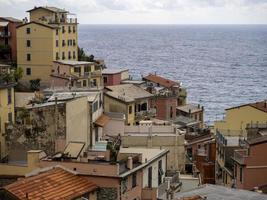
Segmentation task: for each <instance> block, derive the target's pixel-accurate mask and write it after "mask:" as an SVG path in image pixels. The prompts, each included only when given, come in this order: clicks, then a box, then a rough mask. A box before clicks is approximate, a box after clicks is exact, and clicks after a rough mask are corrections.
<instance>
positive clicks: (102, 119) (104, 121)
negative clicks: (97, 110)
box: [95, 114, 110, 127]
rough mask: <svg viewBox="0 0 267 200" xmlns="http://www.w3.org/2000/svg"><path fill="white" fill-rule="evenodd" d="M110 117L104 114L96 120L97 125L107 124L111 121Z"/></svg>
mask: <svg viewBox="0 0 267 200" xmlns="http://www.w3.org/2000/svg"><path fill="white" fill-rule="evenodd" d="M109 120H110V118H109V117H108V116H107V115H104V114H102V115H101V116H100V117H99V118H98V119H97V120H96V121H95V124H96V125H97V126H101V127H103V126H105V125H106V124H107V123H108V122H109Z"/></svg>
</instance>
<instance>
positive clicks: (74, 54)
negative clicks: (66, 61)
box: [73, 51, 76, 59]
mask: <svg viewBox="0 0 267 200" xmlns="http://www.w3.org/2000/svg"><path fill="white" fill-rule="evenodd" d="M73 58H74V59H75V58H76V52H75V51H73Z"/></svg>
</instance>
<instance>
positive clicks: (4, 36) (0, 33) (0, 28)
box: [0, 17, 22, 62]
mask: <svg viewBox="0 0 267 200" xmlns="http://www.w3.org/2000/svg"><path fill="white" fill-rule="evenodd" d="M20 24H22V21H21V20H19V19H15V18H13V17H0V45H3V46H9V47H10V49H11V51H10V54H9V55H7V56H8V58H7V59H9V60H11V61H14V62H15V61H16V60H17V38H16V37H17V36H16V27H17V26H18V25H20ZM1 54H2V55H3V53H2V52H1Z"/></svg>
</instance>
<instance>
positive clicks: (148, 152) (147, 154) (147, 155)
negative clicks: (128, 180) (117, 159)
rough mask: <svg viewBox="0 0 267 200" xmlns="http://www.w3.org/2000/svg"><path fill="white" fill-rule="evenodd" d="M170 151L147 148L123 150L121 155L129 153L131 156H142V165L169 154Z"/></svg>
mask: <svg viewBox="0 0 267 200" xmlns="http://www.w3.org/2000/svg"><path fill="white" fill-rule="evenodd" d="M167 152H168V151H167V150H165V149H146V148H134V147H130V148H121V149H120V153H129V154H142V163H146V161H150V160H152V159H154V158H156V157H159V155H162V154H164V153H167Z"/></svg>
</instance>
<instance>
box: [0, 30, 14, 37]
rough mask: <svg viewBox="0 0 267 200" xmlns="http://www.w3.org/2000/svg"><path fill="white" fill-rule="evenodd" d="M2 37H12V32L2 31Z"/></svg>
mask: <svg viewBox="0 0 267 200" xmlns="http://www.w3.org/2000/svg"><path fill="white" fill-rule="evenodd" d="M0 37H1V38H7V37H11V33H10V32H9V31H8V32H0Z"/></svg>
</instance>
